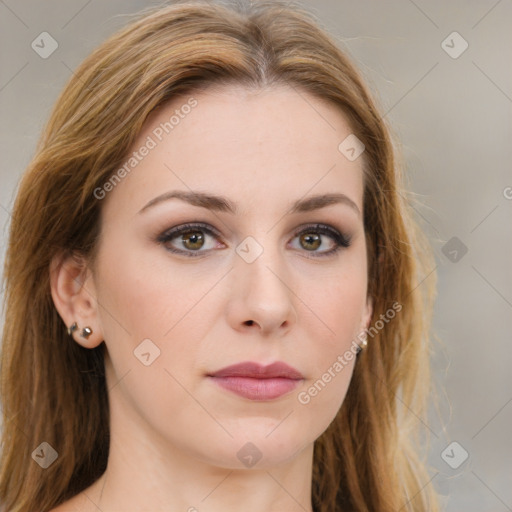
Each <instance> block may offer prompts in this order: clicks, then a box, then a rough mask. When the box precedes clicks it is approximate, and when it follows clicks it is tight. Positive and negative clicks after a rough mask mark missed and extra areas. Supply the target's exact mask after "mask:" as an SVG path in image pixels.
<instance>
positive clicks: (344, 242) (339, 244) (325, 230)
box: [156, 223, 351, 258]
mask: <svg viewBox="0 0 512 512" xmlns="http://www.w3.org/2000/svg"><path fill="white" fill-rule="evenodd" d="M195 231H199V232H204V233H207V234H208V235H210V236H212V237H214V238H217V239H218V238H220V237H221V235H220V233H219V232H218V231H217V230H215V229H213V228H212V227H211V226H210V225H208V224H203V223H194V224H182V225H180V226H176V227H174V228H172V229H169V230H167V231H165V232H164V233H162V234H161V235H159V236H158V237H157V239H156V241H157V242H158V243H160V244H167V243H169V242H170V241H172V240H173V239H174V238H177V237H178V236H179V235H183V234H187V233H191V232H195ZM306 233H308V234H309V233H316V234H322V235H327V236H329V237H330V238H331V240H333V241H334V242H335V243H336V245H335V247H334V248H333V249H330V250H329V251H324V252H318V253H317V252H316V251H305V252H310V253H312V254H315V253H316V255H315V256H310V257H313V258H323V257H327V256H332V255H334V254H335V253H337V252H338V251H339V250H340V249H343V248H347V247H349V246H350V243H351V237H349V236H346V235H345V234H343V233H340V232H339V231H338V230H337V229H334V228H332V227H331V226H328V225H326V224H311V225H308V226H305V227H304V228H302V229H301V230H300V231H297V232H295V233H294V235H293V238H296V237H298V236H301V235H304V234H306ZM166 250H168V251H170V252H172V253H175V254H181V255H184V256H187V257H190V258H197V257H200V256H202V254H201V253H205V252H209V251H210V250H212V249H210V250H207V251H201V250H198V251H190V250H189V251H185V250H181V249H176V248H171V247H167V246H166Z"/></svg>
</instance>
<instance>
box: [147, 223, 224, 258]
mask: <svg viewBox="0 0 512 512" xmlns="http://www.w3.org/2000/svg"><path fill="white" fill-rule="evenodd" d="M220 238H221V236H220V234H219V233H218V232H217V231H216V230H214V229H213V228H212V227H210V226H209V225H208V224H183V225H181V226H176V227H174V228H172V229H169V230H167V231H165V232H164V233H162V234H161V235H160V236H158V237H157V239H156V241H157V242H159V243H160V244H162V245H163V246H165V248H166V249H167V250H168V251H169V252H173V253H176V254H180V255H183V256H192V257H194V256H204V255H205V254H206V253H208V252H210V251H211V250H212V249H218V248H219V244H220V245H221V246H222V245H223V244H222V243H221V242H218V241H219V239H220ZM216 241H217V242H218V243H216Z"/></svg>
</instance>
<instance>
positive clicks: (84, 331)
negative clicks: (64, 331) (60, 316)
mask: <svg viewBox="0 0 512 512" xmlns="http://www.w3.org/2000/svg"><path fill="white" fill-rule="evenodd" d="M91 334H92V329H91V328H90V327H84V328H83V329H82V333H81V334H80V336H81V337H82V338H85V339H87V338H88V337H89V336H90V335H91Z"/></svg>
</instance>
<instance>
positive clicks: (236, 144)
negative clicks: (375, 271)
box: [51, 85, 372, 512]
mask: <svg viewBox="0 0 512 512" xmlns="http://www.w3.org/2000/svg"><path fill="white" fill-rule="evenodd" d="M191 96H193V98H195V99H196V100H197V106H195V108H193V109H191V111H190V112H189V113H188V114H187V115H186V116H184V117H183V119H180V122H179V124H177V125H176V126H174V128H173V129H172V131H170V132H169V133H168V134H164V136H163V137H162V140H161V141H157V142H158V144H157V145H156V147H154V148H153V149H151V150H150V151H149V153H148V154H147V156H145V157H144V158H143V160H142V161H141V162H140V163H139V164H138V165H137V166H136V167H135V168H134V169H133V170H132V171H131V172H130V173H129V174H128V175H127V176H126V177H125V178H124V179H123V180H122V181H121V183H119V184H117V185H116V186H115V187H114V189H113V190H112V191H110V192H109V193H108V194H107V195H106V197H105V198H104V199H102V219H101V237H100V240H99V244H100V245H99V252H98V258H97V260H96V262H95V265H94V266H93V267H92V268H88V269H84V267H83V265H81V264H80V261H77V260H76V259H71V258H68V259H56V260H55V261H54V264H53V266H52V273H51V275H52V280H51V283H52V296H53V299H54V302H55V306H56V308H57V310H58V311H59V314H60V315H61V317H62V319H63V320H64V322H65V323H66V325H71V324H72V323H73V322H74V321H76V322H77V323H78V325H79V326H80V327H83V326H86V325H87V326H90V327H91V328H92V329H93V334H92V335H91V336H90V337H89V338H88V339H87V340H85V339H83V338H81V337H80V335H79V332H75V333H74V334H73V337H74V340H75V342H77V343H80V344H81V345H83V346H84V347H90V348H92V347H95V346H98V345H99V344H100V343H102V342H103V341H104V342H105V344H106V348H107V355H106V358H105V365H106V372H107V383H108V390H109V391H108V392H109V400H110V411H111V425H110V427H111V446H110V454H109V459H108V467H107V470H106V472H105V474H104V475H103V476H102V477H101V478H100V479H99V480H98V481H96V482H95V483H94V484H93V485H92V486H91V487H89V488H88V489H86V490H85V491H84V492H82V493H80V494H79V495H78V496H75V497H74V498H72V499H71V500H69V501H68V502H66V503H65V504H63V505H61V506H59V507H57V508H56V509H54V511H58V512H67V511H78V510H79V511H84V512H88V511H97V510H101V511H102V512H112V511H121V510H122V511H125V512H130V511H133V512H135V511H137V512H140V511H151V512H155V511H184V512H185V511H188V512H196V511H199V512H219V511H222V512H229V511H235V510H236V511H239V510H240V509H241V506H242V505H243V509H244V511H246V512H269V511H274V512H278V511H279V512H283V511H289V512H295V511H297V512H299V511H300V512H304V511H311V510H312V505H311V480H312V462H313V445H314V442H315V440H316V439H317V438H318V437H319V436H320V435H321V434H322V433H323V432H324V431H325V430H326V429H327V427H328V426H329V424H330V423H331V422H332V421H333V419H334V417H335V415H336V413H337V412H338V410H339V408H340V406H341V404H342V402H343V400H344V397H345V394H346V391H347V389H348V386H349V383H350V379H351V376H352V371H353V366H354V364H355V358H354V359H353V360H351V361H350V362H348V363H347V364H346V366H344V367H343V369H342V370H341V371H339V372H338V373H336V376H335V377H333V378H332V379H331V381H330V382H329V383H328V384H326V385H325V387H324V388H323V389H322V390H321V391H320V392H318V393H317V394H316V396H314V397H312V398H311V400H310V402H309V403H308V404H303V403H301V402H300V401H299V400H298V395H299V393H300V392H301V391H305V390H306V391H307V390H308V389H309V388H311V386H312V385H313V384H314V383H315V382H316V381H318V379H319V378H320V377H321V376H322V375H323V374H324V373H325V372H326V371H327V370H328V368H330V367H332V366H333V364H334V363H335V361H336V360H337V358H338V356H340V355H342V354H343V353H345V351H346V350H348V349H349V348H350V346H351V344H352V343H353V341H354V340H356V339H357V335H358V334H360V333H361V331H363V330H364V329H365V328H367V327H368V324H369V321H370V318H371V311H372V305H371V300H368V298H367V284H368V283H367V258H366V242H365V232H364V224H363V216H362V212H363V169H362V165H363V157H364V155H363V157H360V158H357V159H356V160H355V161H353V162H351V161H349V160H348V159H347V158H346V157H345V156H344V155H343V154H342V153H341V152H340V151H339V150H338V146H339V144H340V142H341V141H343V140H344V139H345V138H346V137H347V136H348V135H349V134H350V133H351V132H352V130H351V128H350V126H349V124H348V123H347V121H346V119H345V117H344V116H343V114H342V113H341V112H340V111H339V110H338V109H337V108H336V107H335V106H333V105H332V104H330V103H327V102H325V101H322V100H320V99H318V98H316V97H314V96H312V95H311V94H309V93H307V92H305V91H299V90H298V89H296V88H292V87H289V86H273V87H271V88H267V89H263V90H249V89H246V88H244V87H241V86H226V85H224V86H222V87H220V88H217V89H212V88H211V89H208V90H206V91H202V92H198V93H196V94H193V95H191ZM189 98H190V96H187V97H184V98H174V99H173V100H172V101H171V102H170V103H168V104H166V105H164V106H163V107H161V108H160V109H159V110H157V111H154V112H153V113H152V114H151V116H150V117H149V118H148V119H147V121H146V124H145V126H144V129H143V131H142V132H141V133H140V134H139V136H138V139H137V141H136V142H135V144H134V146H133V150H134V151H135V150H137V149H138V148H140V147H141V146H142V145H144V144H145V142H146V141H147V137H148V136H151V137H152V138H153V139H155V136H154V130H155V129H156V128H157V127H158V126H160V123H162V122H166V121H168V120H169V118H170V117H171V116H172V115H173V113H174V111H175V110H176V109H179V108H180V107H181V106H182V105H184V104H185V103H186V102H187V100H188V99H189ZM155 140H156V139H155ZM170 191H183V192H191V191H196V192H197V191H199V192H203V193H207V194H211V195H217V196H223V197H225V198H227V199H228V200H229V201H230V202H231V203H234V204H235V205H236V208H237V212H236V213H231V212H229V211H217V210H214V209H212V208H204V207H201V206H196V205H192V204H189V203H188V202H186V201H183V200H180V199H176V198H174V199H167V200H160V201H157V202H156V203H155V204H153V205H151V206H148V207H147V208H145V209H144V207H145V206H146V205H147V204H148V203H149V202H150V201H152V200H154V199H155V198H157V197H159V196H161V195H162V194H165V193H168V192H170ZM323 194H340V195H341V194H343V195H344V196H346V198H348V199H344V200H342V201H341V202H334V203H331V204H329V205H327V206H323V207H321V208H316V209H313V210H311V211H305V212H295V213H290V210H291V208H292V206H293V204H294V203H295V202H296V201H298V200H304V199H308V198H310V197H311V196H314V195H323ZM141 210H143V211H141ZM198 222H201V223H204V224H207V225H208V226H211V227H212V229H214V230H216V232H218V236H217V235H215V236H212V235H210V234H209V233H208V232H205V231H201V229H199V232H198V229H194V230H192V231H193V232H192V233H189V234H181V235H176V236H175V237H174V238H171V239H169V237H168V238H167V239H166V240H165V241H162V239H161V235H162V234H163V233H165V232H166V231H169V229H171V228H173V227H176V226H180V225H182V224H185V223H198ZM316 223H321V224H324V225H327V226H330V227H331V228H332V229H334V230H336V231H337V232H340V233H342V234H343V235H345V236H346V237H350V246H349V247H340V249H339V250H338V251H337V252H331V253H329V251H330V250H331V249H333V248H335V247H336V246H337V243H336V242H335V240H334V238H332V237H331V236H330V235H329V234H323V233H321V232H318V230H317V229H316V228H315V224H316ZM311 224H312V225H313V228H312V229H309V230H308V229H306V230H305V234H304V233H302V234H300V233H301V232H303V231H304V228H309V227H310V225H311ZM298 233H299V234H298ZM247 237H252V239H253V240H254V241H256V242H257V245H255V244H254V242H253V241H252V240H251V244H253V245H249V246H247V245H245V244H246V243H247V240H246V239H247ZM159 238H160V241H159ZM242 242H243V243H242ZM240 247H242V248H244V249H245V250H246V251H247V250H248V251H249V253H250V254H252V255H253V254H255V253H254V252H251V251H254V250H258V247H261V248H262V250H263V252H262V253H261V254H260V255H259V256H258V257H257V258H256V259H255V260H254V261H252V262H251V263H248V262H247V261H246V259H244V258H243V257H242V256H241V254H244V253H243V252H242V253H239V252H237V248H240ZM247 248H248V249H247ZM171 249H174V250H181V251H182V252H181V253H175V252H171ZM185 253H188V254H190V253H193V254H196V255H197V254H198V253H199V255H198V256H195V257H194V256H192V257H189V256H186V254H185ZM323 253H325V254H323ZM82 263H83V262H82ZM148 339H149V340H151V342H149V345H146V347H150V353H151V354H153V355H152V356H151V358H152V357H154V354H155V353H156V349H155V348H154V346H156V347H158V349H159V350H160V354H159V356H158V357H157V358H156V359H154V360H153V361H152V362H151V364H149V365H145V364H143V363H142V362H141V361H140V360H139V359H138V358H137V357H136V356H135V354H134V351H135V352H137V350H136V349H137V347H138V346H139V345H140V343H141V342H142V341H143V340H148ZM145 343H146V344H147V343H148V342H147V341H146V342H145ZM152 344H154V346H153V345H152ZM145 353H147V350H146V351H145ZM144 358H145V359H146V360H147V359H148V356H147V355H146V356H144ZM242 361H257V362H259V363H261V364H270V363H273V362H275V361H284V362H286V363H287V364H289V365H291V366H293V367H295V368H296V369H298V370H299V371H300V372H301V373H302V374H303V375H304V380H303V381H301V382H300V383H299V386H298V387H297V388H296V389H294V390H293V391H292V392H289V393H287V394H285V395H283V396H280V397H279V398H277V399H273V400H267V401H253V400H250V399H247V398H242V397H240V396H238V395H236V394H234V393H232V392H230V391H228V390H225V389H223V388H221V387H220V386H218V385H217V384H216V383H215V382H212V380H211V379H210V378H208V377H207V374H209V373H212V372H214V371H217V370H219V369H221V368H224V367H226V366H229V365H232V364H235V363H239V362H242ZM247 443H252V445H249V447H247V446H246V445H247ZM244 446H245V450H253V451H252V452H250V453H253V454H254V455H255V458H256V457H257V456H259V455H261V458H260V460H259V461H258V462H257V463H256V464H254V465H253V466H251V467H248V466H247V465H244V463H243V462H242V461H241V460H240V458H239V457H238V456H237V453H238V452H239V451H240V450H241V449H242V448H243V447H244ZM254 447H256V449H255V448H254ZM243 453H245V452H243Z"/></svg>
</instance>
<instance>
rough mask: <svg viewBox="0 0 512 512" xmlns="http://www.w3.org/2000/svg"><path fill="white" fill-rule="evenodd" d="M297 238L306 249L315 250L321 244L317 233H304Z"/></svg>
mask: <svg viewBox="0 0 512 512" xmlns="http://www.w3.org/2000/svg"><path fill="white" fill-rule="evenodd" d="M299 239H300V243H301V245H302V247H304V249H307V250H308V251H316V250H317V249H318V248H319V247H320V246H321V245H322V239H321V237H320V235H318V234H313V233H305V234H302V235H300V238H299Z"/></svg>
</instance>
